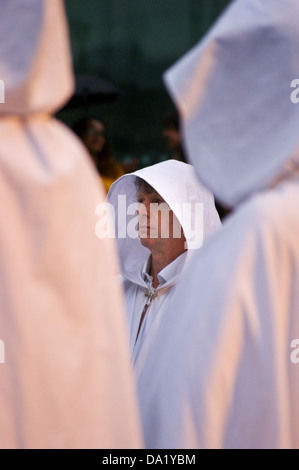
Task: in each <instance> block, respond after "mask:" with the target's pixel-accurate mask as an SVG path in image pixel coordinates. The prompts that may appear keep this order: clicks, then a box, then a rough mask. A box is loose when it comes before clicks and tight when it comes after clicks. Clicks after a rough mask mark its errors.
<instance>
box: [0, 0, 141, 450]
mask: <svg viewBox="0 0 299 470" xmlns="http://www.w3.org/2000/svg"><path fill="white" fill-rule="evenodd" d="M0 16H1V27H0V64H1V65H0V77H1V79H2V80H3V83H4V85H5V102H4V103H1V104H0V137H1V138H0V195H1V202H2V208H3V213H2V217H1V221H0V279H1V282H0V337H1V345H2V346H3V347H2V355H1V363H0V416H1V427H0V447H1V448H23V449H28V448H138V447H139V446H141V445H142V440H141V432H140V428H139V416H138V411H137V405H136V399H135V398H136V397H135V388H134V383H133V379H132V375H131V366H130V361H129V348H128V344H127V338H126V336H125V333H124V331H125V327H124V322H125V317H124V311H123V303H122V295H121V291H120V289H119V286H118V285H117V284H116V283H115V276H114V271H115V268H116V265H117V257H116V249H115V246H114V244H113V243H112V242H111V240H99V239H97V237H96V235H95V230H94V227H95V215H94V212H95V207H96V205H97V204H98V202H99V201H101V200H104V197H105V193H104V190H103V187H102V186H100V185H99V182H98V176H97V174H96V173H95V170H94V167H93V166H92V165H91V163H90V160H89V158H88V155H87V154H86V150H85V149H84V147H83V145H82V144H81V143H80V142H79V140H78V139H77V137H75V136H74V134H73V133H72V132H71V131H70V130H69V129H68V128H66V127H65V126H64V125H62V124H61V123H59V122H58V121H56V120H55V119H53V118H52V116H51V115H52V114H53V113H54V112H55V111H56V110H57V109H58V108H59V107H60V106H62V105H63V104H64V102H65V101H67V99H68V98H69V97H70V95H71V93H72V90H73V79H72V71H71V61H70V51H69V45H68V36H67V27H66V22H65V16H64V11H63V3H62V1H61V0H14V1H13V2H12V1H11V0H1V3H0Z"/></svg>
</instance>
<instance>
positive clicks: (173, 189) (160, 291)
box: [108, 160, 221, 374]
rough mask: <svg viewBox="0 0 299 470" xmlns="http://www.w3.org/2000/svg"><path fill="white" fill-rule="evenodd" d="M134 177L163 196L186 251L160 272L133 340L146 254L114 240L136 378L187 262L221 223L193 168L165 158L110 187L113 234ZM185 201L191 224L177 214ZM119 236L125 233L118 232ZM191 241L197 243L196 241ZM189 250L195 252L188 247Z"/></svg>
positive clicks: (133, 193) (130, 242) (136, 243)
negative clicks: (121, 200) (184, 243)
mask: <svg viewBox="0 0 299 470" xmlns="http://www.w3.org/2000/svg"><path fill="white" fill-rule="evenodd" d="M136 176H139V177H140V178H143V179H144V180H145V181H147V183H149V184H150V185H151V186H152V187H153V188H154V189H155V190H156V191H157V192H158V193H159V194H160V195H161V196H162V198H163V199H164V200H165V201H166V203H167V204H168V205H169V207H170V208H171V209H173V211H174V213H175V214H176V216H177V218H178V220H179V222H180V224H181V226H182V228H183V230H184V234H185V238H186V243H187V247H188V250H187V252H185V254H183V255H181V257H179V258H180V259H178V258H177V259H175V260H174V261H173V263H171V264H170V265H168V266H167V267H166V268H164V270H163V271H161V272H160V275H161V276H162V275H163V273H164V275H165V277H166V278H165V279H163V282H162V283H160V285H159V287H158V288H157V289H156V294H157V297H156V298H154V299H153V300H152V301H151V302H150V305H149V307H148V309H147V312H146V315H145V320H144V321H143V323H142V329H141V330H140V334H139V336H138V340H137V342H136V336H137V331H138V326H139V322H140V318H141V315H142V312H143V310H144V307H145V304H146V303H147V300H148V297H146V293H147V291H148V289H149V287H150V285H149V283H148V282H146V280H145V279H144V277H143V276H142V269H143V267H144V266H145V264H146V263H147V260H148V258H149V256H150V251H149V250H148V249H147V248H145V247H144V246H142V244H141V243H140V240H139V238H134V239H133V238H131V237H130V236H128V234H126V236H123V237H118V238H117V244H118V250H119V257H120V262H121V274H122V277H123V286H124V292H125V300H126V312H127V318H128V330H129V335H130V344H131V355H132V363H133V364H134V365H135V372H136V374H138V373H139V370H140V369H141V368H142V364H143V361H144V358H145V357H146V354H147V352H148V350H149V349H150V347H151V342H152V340H153V338H154V337H155V334H156V331H157V330H158V328H159V323H160V321H161V318H162V317H163V314H164V311H165V310H167V308H168V305H169V303H170V301H171V299H172V296H173V294H174V292H175V289H176V285H177V283H178V282H179V279H180V277H181V276H182V273H183V270H184V269H185V266H186V265H187V264H188V262H189V259H190V258H191V257H192V255H193V252H196V251H197V250H198V249H201V244H202V242H203V243H205V240H206V239H207V238H208V237H209V236H210V235H211V234H212V233H214V231H216V230H218V229H219V227H220V226H221V222H220V218H219V215H218V212H217V210H216V208H215V204H214V197H213V195H212V193H211V192H210V191H208V190H207V189H206V188H205V187H204V186H203V185H202V184H201V183H200V182H199V181H198V180H197V178H196V175H195V172H194V169H193V167H192V165H189V164H187V163H183V162H179V161H177V160H167V161H164V162H162V163H158V164H155V165H151V166H149V167H146V168H143V169H141V170H138V171H136V172H134V173H131V174H128V175H124V176H122V177H121V178H119V179H118V180H117V181H116V182H115V183H113V185H112V186H111V188H110V190H109V193H108V200H109V202H110V203H111V204H112V205H113V208H114V212H115V222H116V228H115V233H116V234H118V233H119V225H120V224H119V222H118V221H119V220H120V217H119V212H120V211H122V212H123V213H126V212H127V213H128V212H130V211H128V207H129V206H130V204H131V203H133V202H135V203H136V202H137V190H136V187H135V185H134V180H135V178H136ZM123 196H126V205H124V206H123V205H122V203H121V202H120V199H119V197H123ZM186 203H189V204H190V207H191V211H190V214H191V213H192V216H191V219H192V220H191V222H192V223H191V224H189V222H188V220H187V219H188V218H187V217H183V210H180V209H182V207H183V204H186ZM196 203H197V204H202V206H201V207H202V212H201V213H200V208H201V207H199V206H196ZM121 215H123V214H121ZM198 216H200V220H201V223H200V224H198V227H199V228H200V230H198V231H197V230H195V227H196V225H197V224H196V223H195V217H198ZM134 217H135V215H134ZM132 218H133V215H132V214H131V216H130V217H127V220H126V218H125V217H123V219H124V222H123V224H122V229H123V228H124V227H125V226H127V227H128V226H129V224H130V223H131V221H132ZM193 229H194V230H193ZM122 231H123V230H122ZM197 232H201V233H197ZM123 235H125V234H124V233H123ZM196 240H198V243H197V241H196ZM194 246H195V247H196V248H194V249H193V247H194ZM178 263H179V264H178ZM172 268H173V269H172Z"/></svg>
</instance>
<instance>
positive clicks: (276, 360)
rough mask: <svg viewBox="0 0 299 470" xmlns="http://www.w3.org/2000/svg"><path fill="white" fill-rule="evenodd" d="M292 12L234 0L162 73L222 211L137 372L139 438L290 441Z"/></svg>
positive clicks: (294, 288) (294, 124) (298, 216)
mask: <svg viewBox="0 0 299 470" xmlns="http://www.w3.org/2000/svg"><path fill="white" fill-rule="evenodd" d="M298 17H299V3H298V1H297V0H285V1H284V2H281V1H280V0H237V1H235V2H233V3H232V4H231V6H230V7H229V8H228V9H227V10H226V11H225V12H224V14H223V15H222V17H221V18H220V19H219V20H218V21H217V23H216V24H215V26H214V27H212V29H211V31H210V32H209V33H208V34H207V36H206V37H205V38H204V39H203V40H202V41H201V42H200V43H199V45H198V46H196V47H195V48H194V49H193V50H191V52H189V53H188V54H187V55H186V56H185V57H183V58H182V59H181V60H180V61H179V62H178V63H177V64H175V65H174V66H173V67H172V68H171V69H170V70H169V71H167V73H166V76H165V80H166V84H167V86H168V89H169V91H170V93H171V95H172V97H173V99H174V100H175V103H176V105H177V106H178V108H179V110H180V113H181V116H182V120H183V129H184V141H185V145H186V148H187V152H188V155H189V158H190V160H191V162H192V163H193V164H194V166H195V169H196V172H197V174H198V175H199V177H200V178H201V179H202V181H204V183H205V184H206V185H207V186H208V187H209V188H210V189H211V190H212V191H213V192H214V194H215V197H216V199H217V198H218V199H219V200H220V201H221V203H222V204H223V205H225V206H226V207H230V208H232V209H233V211H232V213H231V214H230V215H229V216H228V217H227V218H226V219H225V220H224V223H223V228H222V230H221V233H218V234H217V233H216V234H215V235H214V236H213V237H212V238H211V239H209V240H208V241H207V243H206V244H205V246H203V248H202V249H201V250H199V251H198V252H197V253H196V254H195V255H194V257H193V259H192V260H191V263H190V264H189V266H188V267H187V268H186V271H185V273H184V277H183V279H182V280H181V283H180V285H179V286H178V289H177V291H176V293H175V295H174V298H173V303H172V305H171V307H170V309H169V310H168V311H167V312H166V313H165V316H164V318H163V321H161V325H160V329H159V332H158V335H157V337H156V338H155V341H154V343H153V345H152V349H151V351H150V352H151V354H150V355H149V356H148V357H147V361H146V363H145V364H144V368H143V371H142V373H141V375H140V377H139V382H138V387H139V397H140V405H141V412H142V420H143V428H144V433H145V444H146V447H148V448H167V449H169V448H193V449H194V448H298V447H299V402H298V396H299V364H298V362H299V355H298V351H299V348H298V345H299V339H298V338H299V315H298V312H299V294H298V292H299V291H298V281H299V247H298V233H299V172H298V169H299V168H298V162H299V107H298V106H299V105H296V104H294V103H293V102H292V97H293V98H294V96H292V94H293V93H294V91H295V90H292V87H291V85H294V82H293V80H294V79H296V78H298V77H299V29H298ZM295 84H296V82H295ZM293 101H295V100H293ZM213 266H214V267H215V269H212V268H211V267H213ZM182 312H183V314H182ZM170 317H171V322H172V327H171V330H170V329H168V322H169V320H170ZM149 376H150V377H151V381H150V382H149V381H148V377H149Z"/></svg>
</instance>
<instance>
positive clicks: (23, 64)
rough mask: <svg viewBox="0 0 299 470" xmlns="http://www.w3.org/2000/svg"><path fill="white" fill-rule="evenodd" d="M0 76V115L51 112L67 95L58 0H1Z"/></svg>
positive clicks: (65, 44) (69, 82) (69, 81)
mask: <svg viewBox="0 0 299 470" xmlns="http://www.w3.org/2000/svg"><path fill="white" fill-rule="evenodd" d="M6 18H7V19H8V20H6ZM0 79H1V80H2V81H3V82H4V88H5V104H1V105H0V116H1V115H10V114H13V115H18V116H22V117H25V116H28V115H29V114H34V113H53V112H55V111H57V110H58V108H60V107H61V106H62V105H63V104H64V103H65V102H66V101H67V100H68V99H69V97H70V96H71V94H72V92H73V74H72V69H71V55H70V53H69V41H68V35H67V24H66V20H65V16H64V14H63V3H62V2H61V0H13V1H12V0H1V28H0Z"/></svg>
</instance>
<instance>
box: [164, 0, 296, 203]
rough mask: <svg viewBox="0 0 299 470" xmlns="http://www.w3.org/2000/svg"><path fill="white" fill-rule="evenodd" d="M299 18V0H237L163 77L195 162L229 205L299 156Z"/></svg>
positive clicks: (218, 197) (262, 185) (245, 195)
mask: <svg viewBox="0 0 299 470" xmlns="http://www.w3.org/2000/svg"><path fill="white" fill-rule="evenodd" d="M290 12H291V13H290ZM298 18H299V2H298V0H284V1H281V0H236V1H234V2H233V3H232V4H231V6H229V8H227V10H226V11H225V12H224V14H223V15H222V16H221V17H220V19H219V20H218V21H217V22H216V24H215V26H214V27H213V28H212V29H211V30H210V31H209V33H208V34H207V35H206V37H205V38H204V39H203V40H202V41H200V43H199V44H198V45H197V46H195V47H194V48H193V49H192V50H191V51H190V52H188V53H187V54H186V55H185V56H184V57H183V58H182V59H181V60H179V61H178V63H177V64H175V65H174V66H173V67H171V68H170V70H168V71H167V72H166V74H165V76H164V78H165V82H166V86H167V87H168V90H169V92H170V94H171V96H172V97H173V99H174V101H175V103H176V105H177V107H178V108H179V111H180V113H181V117H182V121H183V123H182V127H183V133H184V141H185V146H186V150H187V153H188V157H189V159H190V162H191V163H193V164H194V166H195V169H196V172H197V174H198V175H199V177H200V178H201V180H202V181H203V182H204V183H205V184H206V185H207V187H209V188H210V189H211V191H213V193H214V194H215V197H216V198H217V199H219V200H220V201H221V202H222V203H224V204H225V205H227V206H230V207H232V206H235V205H236V204H238V203H239V202H240V201H242V200H244V199H245V198H247V197H248V196H249V195H250V194H252V193H254V192H256V191H259V190H261V189H263V188H265V187H266V186H267V185H269V184H270V183H271V182H272V181H273V179H275V178H277V177H279V176H280V175H281V173H282V172H283V171H284V169H283V168H284V166H285V164H286V162H287V161H288V160H290V158H291V157H292V158H293V159H294V160H295V161H296V162H297V163H298V161H299V151H298V144H299V132H298V129H299V104H294V103H293V102H291V99H290V96H291V93H292V91H294V90H293V88H291V82H292V80H294V79H297V78H299V61H298V49H299V28H298ZM232 70H234V71H235V73H234V74H232ZM273 109H275V112H273Z"/></svg>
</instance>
